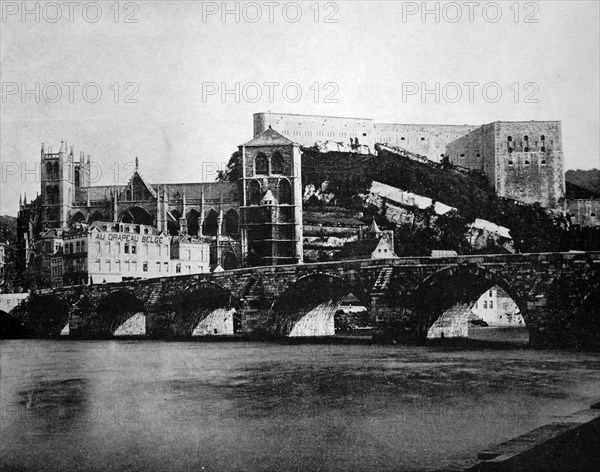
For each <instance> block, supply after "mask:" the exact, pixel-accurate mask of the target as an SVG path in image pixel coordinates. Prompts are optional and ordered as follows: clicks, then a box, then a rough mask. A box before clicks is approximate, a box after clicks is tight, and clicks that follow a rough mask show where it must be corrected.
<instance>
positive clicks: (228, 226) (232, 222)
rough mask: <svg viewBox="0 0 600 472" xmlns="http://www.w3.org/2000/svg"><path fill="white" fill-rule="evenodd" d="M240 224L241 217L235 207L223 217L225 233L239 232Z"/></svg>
mask: <svg viewBox="0 0 600 472" xmlns="http://www.w3.org/2000/svg"><path fill="white" fill-rule="evenodd" d="M239 224H240V218H239V216H238V214H237V212H236V211H235V210H233V209H231V210H229V211H228V212H227V213H225V217H224V218H223V233H224V234H227V235H232V234H238V233H239V232H240V230H239Z"/></svg>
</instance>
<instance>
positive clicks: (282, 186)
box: [279, 179, 292, 205]
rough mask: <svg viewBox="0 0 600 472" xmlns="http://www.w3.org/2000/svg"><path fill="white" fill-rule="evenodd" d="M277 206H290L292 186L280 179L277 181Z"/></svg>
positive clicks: (287, 181) (285, 180)
mask: <svg viewBox="0 0 600 472" xmlns="http://www.w3.org/2000/svg"><path fill="white" fill-rule="evenodd" d="M279 204H280V205H291V204H292V185H291V184H290V182H289V180H287V179H281V180H280V181H279Z"/></svg>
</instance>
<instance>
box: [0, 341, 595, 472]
mask: <svg viewBox="0 0 600 472" xmlns="http://www.w3.org/2000/svg"><path fill="white" fill-rule="evenodd" d="M0 355H1V357H0V367H1V369H2V370H1V373H2V376H1V378H0V389H1V390H0V391H1V393H2V397H1V400H2V405H1V406H2V411H1V412H2V417H1V423H0V470H3V471H4V470H32V469H33V470H57V471H58V470H60V471H70V470H115V471H116V470H119V471H121V470H132V471H133V470H140V471H142V470H143V471H159V470H169V471H171V470H173V471H188V470H199V471H200V470H205V471H219V472H221V471H239V470H244V471H254V470H257V471H258V470H280V471H284V470H285V471H307V470H311V471H313V470H320V471H341V470H360V471H391V470H437V469H439V468H441V467H443V466H444V465H448V464H450V463H452V462H453V461H456V460H458V459H461V458H472V457H474V456H475V455H476V454H477V452H479V451H480V450H482V449H485V448H486V447H488V446H489V445H491V444H495V443H498V442H501V441H504V440H506V439H508V438H511V437H514V436H516V435H518V434H521V433H523V432H526V431H529V430H530V429H532V428H534V427H536V426H538V425H540V424H544V423H547V422H549V421H552V420H553V419H554V418H555V416H556V415H561V414H567V413H570V412H572V411H574V410H577V409H580V408H585V407H588V406H589V405H590V404H591V403H593V402H594V401H597V397H598V396H599V394H600V369H599V367H600V356H598V355H596V354H576V353H564V352H537V351H533V350H518V351H468V352H448V351H444V350H442V349H434V348H417V347H397V346H365V345H356V346H354V345H350V346H348V345H344V346H341V345H335V346H327V345H285V346H284V345H278V344H267V343H206V342H203V343H192V342H190V343H167V342H150V341H143V342H135V341H120V342H119V341H95V342H84V341H79V342H77V341H39V340H36V341H34V340H29V341H2V342H0Z"/></svg>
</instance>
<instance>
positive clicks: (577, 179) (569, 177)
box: [565, 169, 600, 198]
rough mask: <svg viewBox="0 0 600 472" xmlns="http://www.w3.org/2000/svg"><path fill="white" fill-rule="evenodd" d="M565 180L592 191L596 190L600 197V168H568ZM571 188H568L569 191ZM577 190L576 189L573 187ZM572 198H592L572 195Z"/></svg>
mask: <svg viewBox="0 0 600 472" xmlns="http://www.w3.org/2000/svg"><path fill="white" fill-rule="evenodd" d="M565 180H566V182H567V183H568V184H573V185H576V186H577V187H580V188H582V189H585V190H589V191H590V192H594V193H595V194H596V195H598V197H596V198H599V197H600V170H598V169H589V170H581V169H577V170H568V171H567V173H566V174H565ZM568 190H569V189H568V188H567V191H568ZM572 190H575V189H572ZM571 198H591V197H571Z"/></svg>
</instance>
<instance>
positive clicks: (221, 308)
mask: <svg viewBox="0 0 600 472" xmlns="http://www.w3.org/2000/svg"><path fill="white" fill-rule="evenodd" d="M237 308H238V302H237V300H236V299H235V297H234V296H233V294H232V293H231V292H230V291H229V290H227V289H226V288H225V287H223V286H222V285H221V284H219V283H217V282H212V281H202V282H195V283H193V284H190V285H188V286H187V287H186V288H184V289H183V290H182V291H181V293H180V294H179V296H178V303H177V317H176V320H175V324H174V326H173V331H174V333H173V334H174V335H175V336H176V337H191V336H201V335H231V334H234V333H235V332H236V331H238V330H239V328H240V323H239V319H238V318H237V317H236V309H237Z"/></svg>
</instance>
